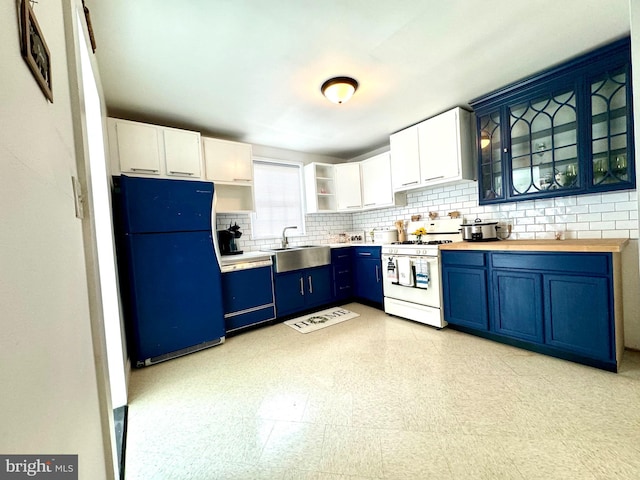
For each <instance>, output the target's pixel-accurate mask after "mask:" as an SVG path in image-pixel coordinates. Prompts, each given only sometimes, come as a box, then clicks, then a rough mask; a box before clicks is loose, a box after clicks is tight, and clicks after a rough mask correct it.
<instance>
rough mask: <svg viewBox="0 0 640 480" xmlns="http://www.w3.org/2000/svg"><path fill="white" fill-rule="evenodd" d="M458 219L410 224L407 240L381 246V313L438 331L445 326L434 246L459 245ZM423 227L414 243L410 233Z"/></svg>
mask: <svg viewBox="0 0 640 480" xmlns="http://www.w3.org/2000/svg"><path fill="white" fill-rule="evenodd" d="M461 225H462V219H447V220H431V221H425V222H410V223H409V225H408V227H407V232H409V233H410V235H409V241H407V242H403V243H399V242H396V243H391V244H387V245H382V269H383V277H384V278H383V282H382V283H383V289H384V311H385V312H386V313H389V314H391V315H397V316H399V317H403V318H408V319H410V320H415V321H417V322H420V323H424V324H427V325H431V326H434V327H437V328H442V327H444V326H446V325H447V322H446V321H445V320H444V318H443V315H442V311H441V305H442V291H441V286H440V285H441V282H440V279H441V273H440V255H439V249H438V245H439V244H442V243H450V242H460V241H462V235H461V234H460V228H461ZM420 227H424V229H425V230H426V231H427V235H423V236H422V238H421V241H420V242H418V241H417V240H416V238H415V236H414V235H411V233H412V232H414V231H416V230H417V229H418V228H420Z"/></svg>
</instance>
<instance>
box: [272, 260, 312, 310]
mask: <svg viewBox="0 0 640 480" xmlns="http://www.w3.org/2000/svg"><path fill="white" fill-rule="evenodd" d="M303 273H304V271H303V270H296V271H293V272H286V273H278V274H276V276H275V278H274V286H275V291H276V314H277V316H278V317H282V316H284V315H288V314H290V313H295V312H299V311H301V310H304V302H305V286H304V275H303Z"/></svg>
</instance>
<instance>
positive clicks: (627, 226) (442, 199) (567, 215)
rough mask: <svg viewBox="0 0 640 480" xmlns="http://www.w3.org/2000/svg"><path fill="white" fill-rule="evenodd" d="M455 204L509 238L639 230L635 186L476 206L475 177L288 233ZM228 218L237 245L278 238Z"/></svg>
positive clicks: (222, 220) (382, 221) (223, 222)
mask: <svg viewBox="0 0 640 480" xmlns="http://www.w3.org/2000/svg"><path fill="white" fill-rule="evenodd" d="M456 210H457V211H459V212H460V213H461V215H462V216H463V217H464V219H465V220H467V221H473V220H474V219H476V218H482V219H483V220H500V221H508V223H511V225H512V235H511V238H513V239H535V238H555V234H556V233H557V232H563V236H564V238H602V237H605V238H614V237H615V238H638V231H639V229H638V196H637V192H636V191H635V190H633V191H623V192H610V193H602V194H600V193H598V194H590V195H580V196H568V197H560V198H555V199H544V200H528V201H522V202H513V203H503V204H495V205H485V206H481V205H478V189H477V183H476V182H462V183H459V184H456V185H441V186H437V187H432V188H426V189H421V190H413V191H410V192H408V194H407V206H406V207H395V208H385V209H380V210H370V211H366V212H359V213H353V214H348V213H330V214H313V215H307V216H306V235H305V236H303V237H292V243H293V242H294V241H295V243H294V244H305V243H330V240H331V238H330V237H332V236H335V235H337V234H338V233H343V232H344V233H357V232H364V231H365V230H367V231H369V230H371V229H373V228H375V227H393V225H394V222H395V221H396V220H400V219H404V220H409V218H410V217H411V215H416V214H419V215H422V218H423V219H426V218H428V214H429V212H430V211H435V212H438V214H439V216H440V217H441V218H447V217H446V215H447V213H449V212H452V211H456ZM233 222H237V223H238V225H240V227H241V229H242V232H243V236H242V237H241V238H240V246H241V248H242V249H243V250H245V251H252V250H260V249H264V248H267V247H274V246H277V244H278V243H279V241H280V240H279V239H265V240H253V239H252V238H251V222H250V220H249V216H248V215H235V214H234V215H231V214H221V215H218V219H217V222H216V223H217V228H218V229H222V228H228V227H229V223H233ZM293 239H295V240H293Z"/></svg>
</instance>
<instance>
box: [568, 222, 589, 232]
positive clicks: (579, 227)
mask: <svg viewBox="0 0 640 480" xmlns="http://www.w3.org/2000/svg"><path fill="white" fill-rule="evenodd" d="M567 230H570V231H574V232H580V231H583V230H589V223H587V222H576V223H567Z"/></svg>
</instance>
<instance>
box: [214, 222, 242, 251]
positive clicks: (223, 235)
mask: <svg viewBox="0 0 640 480" xmlns="http://www.w3.org/2000/svg"><path fill="white" fill-rule="evenodd" d="M241 236H242V232H241V231H240V227H239V226H238V224H237V223H234V224H233V225H231V224H229V228H227V229H226V230H218V245H220V255H240V254H241V253H243V252H242V250H239V249H238V242H237V241H236V240H237V239H238V238H240V237H241Z"/></svg>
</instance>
